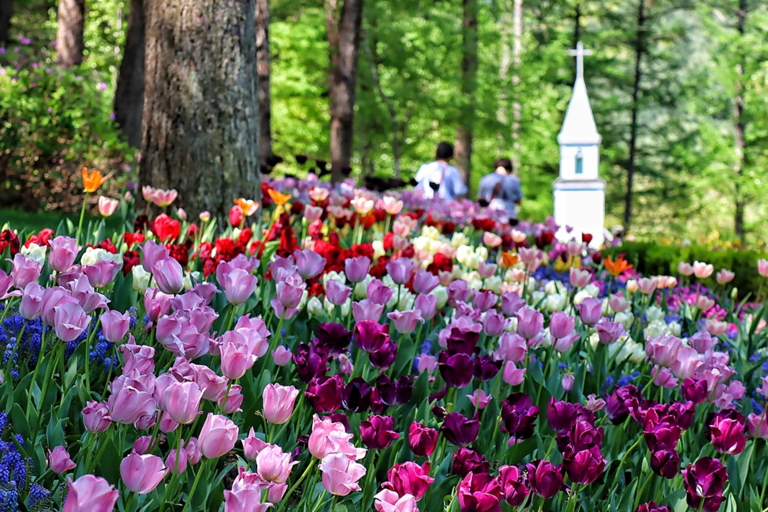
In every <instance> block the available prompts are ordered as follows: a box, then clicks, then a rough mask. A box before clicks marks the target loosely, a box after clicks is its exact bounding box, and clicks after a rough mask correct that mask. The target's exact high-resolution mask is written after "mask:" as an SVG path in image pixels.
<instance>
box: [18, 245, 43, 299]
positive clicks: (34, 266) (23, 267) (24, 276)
mask: <svg viewBox="0 0 768 512" xmlns="http://www.w3.org/2000/svg"><path fill="white" fill-rule="evenodd" d="M40 271H41V265H40V264H39V263H38V262H36V261H35V260H33V259H32V258H28V257H26V256H24V255H23V254H21V253H17V254H16V256H14V257H13V264H12V267H11V277H13V284H14V286H16V288H19V289H22V290H23V289H24V288H25V287H26V286H27V285H28V284H29V283H31V282H33V281H37V278H39V277H40Z"/></svg>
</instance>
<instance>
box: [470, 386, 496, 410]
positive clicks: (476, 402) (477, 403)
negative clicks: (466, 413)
mask: <svg viewBox="0 0 768 512" xmlns="http://www.w3.org/2000/svg"><path fill="white" fill-rule="evenodd" d="M467 398H469V401H470V402H472V405H473V406H474V407H475V408H476V409H478V410H482V409H485V408H486V407H488V404H489V403H491V400H492V399H493V397H492V396H491V395H486V394H485V391H483V390H482V389H476V390H475V392H474V393H472V394H471V395H467Z"/></svg>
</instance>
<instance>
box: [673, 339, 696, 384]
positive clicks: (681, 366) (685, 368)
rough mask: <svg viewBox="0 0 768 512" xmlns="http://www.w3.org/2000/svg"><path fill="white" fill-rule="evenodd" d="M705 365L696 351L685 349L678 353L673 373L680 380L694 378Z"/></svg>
mask: <svg viewBox="0 0 768 512" xmlns="http://www.w3.org/2000/svg"><path fill="white" fill-rule="evenodd" d="M703 365H704V362H703V361H702V360H701V358H700V357H699V353H698V352H696V350H695V349H692V348H688V347H683V348H681V349H680V350H679V351H678V352H677V359H676V360H675V362H674V364H673V365H672V371H673V372H674V373H675V376H676V377H677V378H679V379H686V378H688V377H692V376H693V374H694V373H696V371H697V370H698V369H699V368H701V366H703Z"/></svg>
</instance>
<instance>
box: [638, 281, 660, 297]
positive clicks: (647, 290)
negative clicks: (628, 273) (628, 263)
mask: <svg viewBox="0 0 768 512" xmlns="http://www.w3.org/2000/svg"><path fill="white" fill-rule="evenodd" d="M658 284H659V283H658V281H657V280H656V279H651V278H649V277H643V278H641V279H638V280H637V289H638V290H640V293H642V294H643V295H650V294H652V293H653V292H654V291H655V290H656V286H657V285H658Z"/></svg>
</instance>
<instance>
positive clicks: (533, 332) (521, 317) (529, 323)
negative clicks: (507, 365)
mask: <svg viewBox="0 0 768 512" xmlns="http://www.w3.org/2000/svg"><path fill="white" fill-rule="evenodd" d="M543 328H544V315H542V314H541V313H539V312H538V311H536V310H535V309H533V308H530V307H528V306H526V307H524V308H522V309H520V310H519V311H518V312H517V334H519V335H520V336H522V337H523V338H525V339H526V340H528V341H529V342H530V341H531V340H533V339H534V338H536V337H537V336H538V335H539V334H540V333H541V330H542V329H543Z"/></svg>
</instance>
